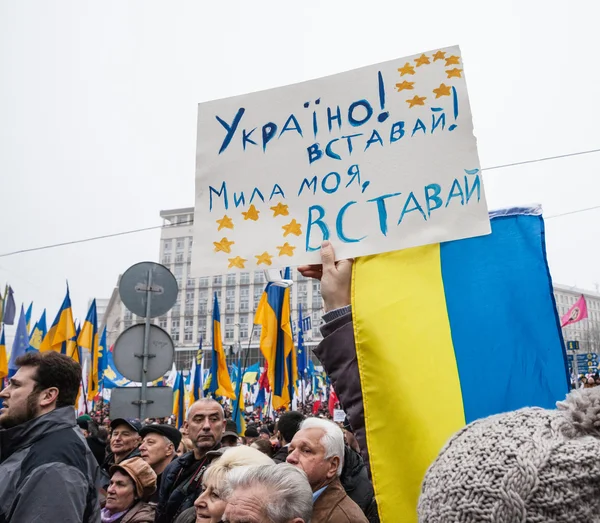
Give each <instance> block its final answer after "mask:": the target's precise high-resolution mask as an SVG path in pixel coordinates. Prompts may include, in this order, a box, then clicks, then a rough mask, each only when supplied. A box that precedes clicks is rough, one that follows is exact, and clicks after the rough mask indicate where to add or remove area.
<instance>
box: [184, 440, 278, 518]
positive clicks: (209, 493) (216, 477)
mask: <svg viewBox="0 0 600 523" xmlns="http://www.w3.org/2000/svg"><path fill="white" fill-rule="evenodd" d="M272 464H273V461H272V460H271V459H269V458H268V457H267V456H265V455H264V454H262V453H261V452H259V451H258V450H256V449H252V448H250V447H244V446H240V447H235V448H230V449H227V450H226V451H225V452H224V453H223V455H222V456H221V457H220V458H219V459H218V460H216V461H215V462H214V463H213V464H212V465H211V466H210V467H209V468H208V469H206V472H205V473H204V476H203V477H202V493H201V494H200V496H199V497H198V499H196V501H195V503H194V506H195V507H196V522H197V523H218V522H219V521H221V518H222V517H223V512H224V511H225V506H226V505H227V501H225V499H224V498H223V495H222V490H223V486H224V482H225V477H226V475H227V474H228V473H229V472H230V471H231V470H233V469H235V468H236V467H247V466H250V465H272Z"/></svg>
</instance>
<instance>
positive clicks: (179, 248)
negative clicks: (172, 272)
mask: <svg viewBox="0 0 600 523" xmlns="http://www.w3.org/2000/svg"><path fill="white" fill-rule="evenodd" d="M184 243H185V242H184V238H177V247H176V250H177V252H183V244H184Z"/></svg>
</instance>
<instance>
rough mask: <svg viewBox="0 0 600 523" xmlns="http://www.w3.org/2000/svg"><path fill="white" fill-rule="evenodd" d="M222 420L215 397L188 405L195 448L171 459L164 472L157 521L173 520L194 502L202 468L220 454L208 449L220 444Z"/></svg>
mask: <svg viewBox="0 0 600 523" xmlns="http://www.w3.org/2000/svg"><path fill="white" fill-rule="evenodd" d="M225 424H226V421H225V413H224V412H223V407H221V405H219V404H218V403H217V402H216V401H214V400H212V399H208V398H205V399H201V400H198V401H196V402H195V403H193V404H192V405H191V406H190V408H189V410H188V416H187V421H186V422H185V427H186V428H187V431H188V437H189V438H190V439H191V440H192V443H193V444H194V450H193V451H192V452H188V453H186V454H184V455H183V456H181V457H179V458H177V459H176V460H174V461H173V462H172V463H171V464H170V465H169V466H168V467H167V468H166V469H165V471H164V472H163V477H162V483H161V486H160V493H159V496H158V506H157V507H156V523H173V522H174V521H175V519H176V518H177V516H178V515H179V514H180V513H181V512H183V511H184V510H186V509H188V508H190V507H192V506H193V505H194V501H196V498H197V497H198V496H199V495H200V492H201V491H202V476H203V475H204V471H205V470H206V469H207V468H208V466H209V465H210V463H211V462H212V461H213V460H214V459H215V458H217V457H218V456H219V453H218V452H211V451H214V450H217V449H219V448H220V447H221V438H222V437H223V433H224V432H225Z"/></svg>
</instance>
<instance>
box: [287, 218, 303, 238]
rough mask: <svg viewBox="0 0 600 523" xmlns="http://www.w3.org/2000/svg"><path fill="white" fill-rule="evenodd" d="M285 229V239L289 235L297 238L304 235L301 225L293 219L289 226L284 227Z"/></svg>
mask: <svg viewBox="0 0 600 523" xmlns="http://www.w3.org/2000/svg"><path fill="white" fill-rule="evenodd" d="M282 229H283V231H284V232H283V236H284V238H285V237H286V236H287V235H288V234H295V235H296V236H300V235H301V234H302V230H301V229H300V224H299V223H298V222H297V221H296V220H295V219H293V220H292V221H291V222H290V223H288V224H287V225H284V226H283V227H282Z"/></svg>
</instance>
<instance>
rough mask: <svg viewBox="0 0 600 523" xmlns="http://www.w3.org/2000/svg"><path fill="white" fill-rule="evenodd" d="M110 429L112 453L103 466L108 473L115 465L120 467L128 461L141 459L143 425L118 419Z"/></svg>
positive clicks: (135, 421) (108, 455) (112, 423)
mask: <svg viewBox="0 0 600 523" xmlns="http://www.w3.org/2000/svg"><path fill="white" fill-rule="evenodd" d="M110 428H111V433H110V452H109V453H108V454H107V456H106V459H105V460H104V464H103V465H102V468H103V469H104V470H105V471H106V472H107V473H108V472H109V471H110V467H112V466H113V465H118V464H119V463H121V461H124V460H126V459H130V458H135V457H139V455H140V451H139V449H138V447H139V445H140V430H142V424H141V423H140V422H139V421H138V420H135V419H125V418H117V419H114V420H112V422H111V424H110Z"/></svg>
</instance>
